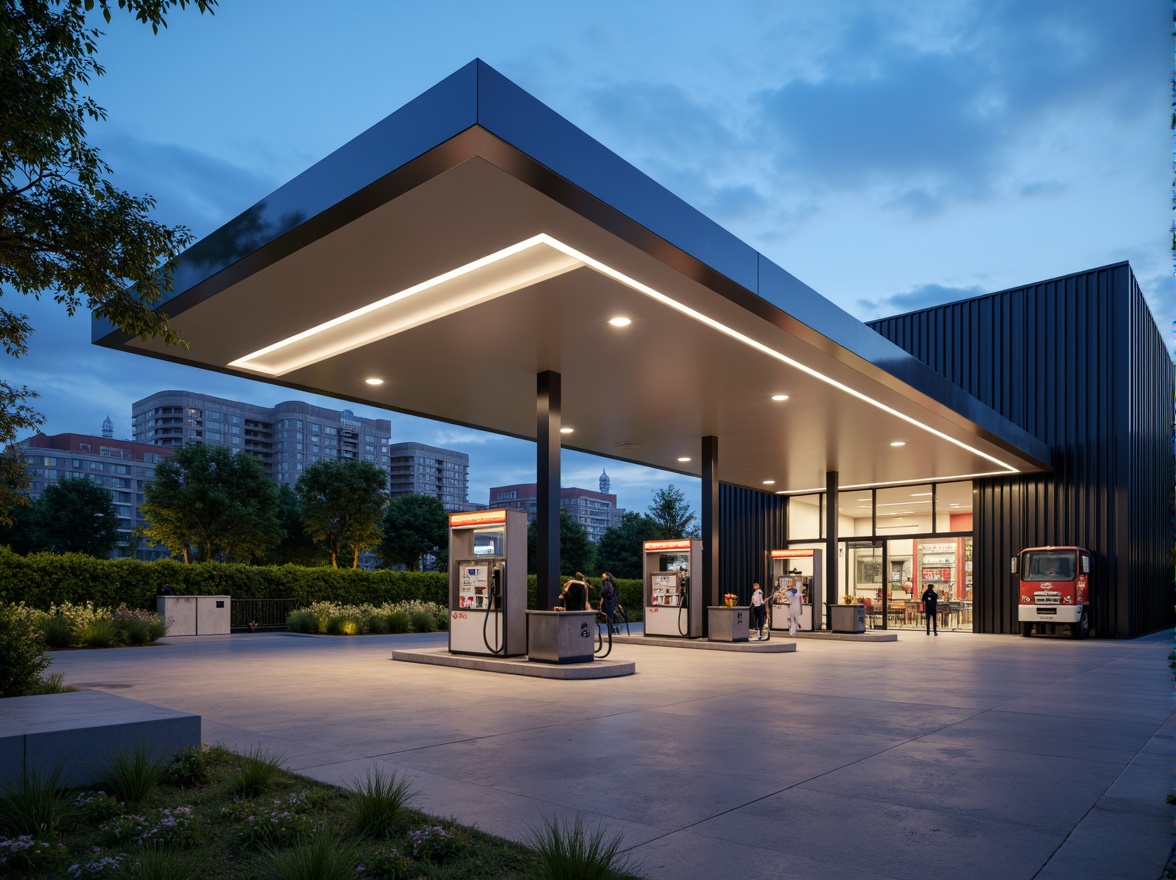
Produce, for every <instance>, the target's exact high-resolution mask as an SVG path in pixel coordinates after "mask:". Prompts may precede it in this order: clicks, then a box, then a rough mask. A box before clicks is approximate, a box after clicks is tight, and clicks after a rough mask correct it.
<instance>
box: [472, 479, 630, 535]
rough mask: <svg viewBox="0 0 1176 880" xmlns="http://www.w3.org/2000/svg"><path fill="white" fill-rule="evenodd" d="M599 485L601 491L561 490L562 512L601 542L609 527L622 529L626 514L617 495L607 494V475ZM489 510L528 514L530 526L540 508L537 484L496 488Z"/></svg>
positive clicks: (492, 491) (560, 502)
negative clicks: (514, 511)
mask: <svg viewBox="0 0 1176 880" xmlns="http://www.w3.org/2000/svg"><path fill="white" fill-rule="evenodd" d="M600 486H601V491H593V490H592V489H579V488H575V487H572V488H567V489H560V490H559V506H560V509H561V510H566V511H567V513H568V516H570V517H571V518H572V519H574V520H575V521H576V522H578V523H579V524H580V525H582V526H583V527H584V530H585V531H586V532H587V533H588V540H590V541H599V540H600V539H601V537H603V536H604V533H605V532H607V531H608V530H609V529H610V528H613V527H614V526H619V525H620V524H621V515H622V514H623V513H624V512H625V511H624V510H622V509H620V508H618V507H617V496H616V495H612V494H610V493H609V492H608V489H609V488H610V481H609V479H608V474H607V473H601V475H600ZM490 507H492V508H507V509H512V510H523V511H526V514H527V522H528V523H529V522H531V520H533V519H534V518H535V512H536V510H538V507H539V489H538V484H536V483H516V484H515V485H513V486H494V487H492V488H491V489H490Z"/></svg>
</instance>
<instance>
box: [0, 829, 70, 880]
mask: <svg viewBox="0 0 1176 880" xmlns="http://www.w3.org/2000/svg"><path fill="white" fill-rule="evenodd" d="M64 851H65V844H64V843H58V844H56V845H54V844H50V843H47V842H46V841H44V840H37V839H36V838H34V837H32V836H31V835H28V834H22V835H21V836H20V837H14V838H11V839H9V838H6V837H0V874H2V875H4V876H6V877H12V876H16V875H17V872H18V871H21V870H25V871H34V870H44V869H45V868H47V867H49V866H51V865H52V864H53V862H54V861H56V860H58V859H60V858H61V857H62V855H63V854H64Z"/></svg>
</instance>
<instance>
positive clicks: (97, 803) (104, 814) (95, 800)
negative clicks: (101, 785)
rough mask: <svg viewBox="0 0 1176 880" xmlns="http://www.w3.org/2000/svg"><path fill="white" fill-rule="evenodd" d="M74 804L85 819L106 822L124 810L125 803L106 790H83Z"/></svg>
mask: <svg viewBox="0 0 1176 880" xmlns="http://www.w3.org/2000/svg"><path fill="white" fill-rule="evenodd" d="M74 806H75V807H76V808H77V810H78V815H79V816H80V817H81V818H82V819H83V820H84V821H86V822H93V823H101V822H105V821H106V820H107V819H111V818H113V817H115V816H117V815H118V814H119V813H121V812H122V811H123V805H122V804H120V803H119V802H118V801H117V800H115V799H114V798H113V797H111V796H110V795H108V794H107V793H106V792H104V791H83V792H82V793H81V794H79V795H78V796H77V799H76V800H74Z"/></svg>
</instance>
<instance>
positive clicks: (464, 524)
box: [449, 510, 506, 529]
mask: <svg viewBox="0 0 1176 880" xmlns="http://www.w3.org/2000/svg"><path fill="white" fill-rule="evenodd" d="M505 522H506V511H505V510H475V511H471V512H470V513H451V514H449V527H450V528H451V529H468V528H470V527H472V526H492V525H502V524H503V523H505Z"/></svg>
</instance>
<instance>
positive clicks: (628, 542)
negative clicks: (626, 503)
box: [596, 510, 655, 579]
mask: <svg viewBox="0 0 1176 880" xmlns="http://www.w3.org/2000/svg"><path fill="white" fill-rule="evenodd" d="M654 528H655V526H654V523H653V520H651V519H650V518H649V517H648V516H646V515H645V514H643V513H637V512H636V511H633V510H626V511H625V512H624V513H623V514H621V523H620V525H617V526H613V527H612V528H611V529H609V530H608V531H606V532H605V533H604V534H603V535H601V536H600V543H599V544H597V545H596V564H597V566H599V568H600V570H601V571H609V572H612V573H613V575H614V576H616V577H619V578H637V579H641V578H643V577H645V551H644V549H643V547H642V544H644V543H645V542H646V541H652V540H654Z"/></svg>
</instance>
